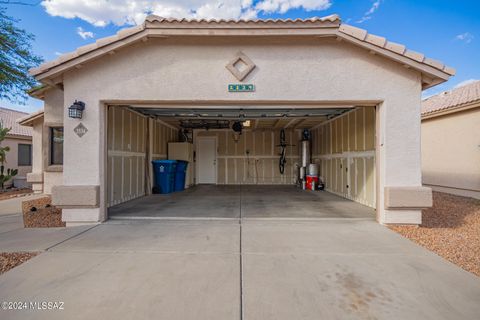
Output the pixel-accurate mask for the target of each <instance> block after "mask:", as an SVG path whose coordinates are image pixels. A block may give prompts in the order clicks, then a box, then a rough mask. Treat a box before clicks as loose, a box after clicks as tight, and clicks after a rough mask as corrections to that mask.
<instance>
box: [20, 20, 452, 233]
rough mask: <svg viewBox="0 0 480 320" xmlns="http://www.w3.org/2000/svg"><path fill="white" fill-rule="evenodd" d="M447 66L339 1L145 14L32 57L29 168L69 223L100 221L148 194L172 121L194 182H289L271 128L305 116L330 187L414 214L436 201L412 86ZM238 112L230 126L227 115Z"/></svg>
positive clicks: (385, 213) (292, 136) (393, 215)
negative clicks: (68, 49)
mask: <svg viewBox="0 0 480 320" xmlns="http://www.w3.org/2000/svg"><path fill="white" fill-rule="evenodd" d="M454 73H455V71H454V70H453V69H452V68H450V67H447V66H445V65H444V64H442V63H441V62H438V61H436V60H432V59H429V58H426V57H424V55H423V54H420V53H417V52H414V51H410V50H407V49H406V48H405V46H403V45H400V44H396V43H394V42H390V41H387V40H386V39H385V38H382V37H379V36H375V35H371V34H368V33H367V31H365V30H362V29H358V28H355V27H352V26H349V25H346V24H343V23H341V21H340V19H339V17H338V16H336V15H332V16H328V17H324V18H312V19H308V20H300V19H298V20H295V21H291V20H247V21H245V20H240V21H231V20H185V19H181V20H177V19H164V18H161V17H158V16H154V15H151V16H148V17H147V18H146V21H145V23H143V24H141V25H139V26H136V27H133V28H129V29H125V30H122V31H120V32H118V33H117V34H116V35H113V36H111V37H107V38H104V39H98V40H97V41H96V42H95V43H92V44H89V45H86V46H83V47H80V48H78V49H77V50H76V51H75V52H72V53H67V54H64V55H62V56H60V57H59V58H58V59H56V60H54V61H50V62H47V63H45V64H43V65H41V66H40V67H38V68H35V69H32V70H31V74H32V75H33V76H34V77H35V78H36V79H37V80H38V81H39V82H41V83H42V84H43V86H42V87H40V88H38V89H36V90H33V91H32V92H31V95H32V96H34V97H37V98H39V99H42V100H44V113H38V114H34V115H32V116H30V117H28V118H26V119H23V121H22V124H25V125H30V126H32V127H33V128H34V141H35V142H36V141H41V143H39V144H38V146H39V148H42V149H41V150H35V155H37V152H38V154H41V155H42V156H41V159H40V160H38V162H37V160H36V159H34V168H33V172H32V174H31V175H29V181H31V182H32V183H34V184H35V185H38V186H40V185H43V191H44V192H46V193H50V192H51V193H52V201H53V204H55V205H57V206H59V207H61V208H63V217H62V218H63V220H64V221H66V222H67V225H75V224H79V223H97V222H99V221H104V220H105V219H107V218H108V208H109V207H111V206H113V205H116V204H119V203H122V202H125V201H128V200H130V199H134V198H137V197H143V196H145V195H149V194H150V192H151V188H152V180H153V179H152V170H151V168H150V167H151V165H150V164H151V160H152V159H161V158H166V157H167V156H168V154H167V143H168V142H174V141H178V139H179V136H180V135H179V131H180V130H182V131H184V130H188V131H189V132H188V134H187V136H190V137H191V138H192V139H193V143H194V148H195V154H196V158H195V159H196V160H195V163H193V164H192V165H194V168H196V169H197V170H196V173H195V176H196V180H195V183H196V184H203V183H214V184H244V185H246V186H245V188H248V184H294V183H295V177H296V172H298V170H297V169H296V166H295V164H298V159H299V155H298V150H297V147H287V159H288V161H287V164H286V167H285V171H284V173H283V174H280V173H279V169H278V152H279V149H278V144H279V140H278V139H279V130H280V129H285V130H286V141H287V143H288V144H289V145H296V146H298V145H299V143H300V141H299V140H300V139H301V137H302V130H303V129H305V128H307V129H310V132H311V136H312V138H311V143H312V150H311V155H312V159H313V161H315V162H317V163H318V164H319V165H320V175H322V176H323V178H324V180H325V183H326V190H327V191H329V192H332V193H335V194H338V195H340V196H342V197H345V198H348V199H352V200H353V201H357V202H360V203H362V204H365V205H368V206H371V207H373V208H375V209H376V212H377V220H378V221H379V222H380V223H388V224H394V223H405V224H419V223H420V222H421V208H424V207H429V206H431V202H432V198H431V189H430V188H426V187H423V186H422V180H421V148H420V143H421V141H420V104H421V94H422V91H423V90H424V89H427V88H430V87H433V86H435V85H437V84H439V83H442V82H445V81H447V80H448V79H449V78H450V76H452V75H453V74H454ZM82 109H83V110H82ZM245 120H249V122H248V123H249V126H248V127H247V124H246V122H245V124H244V125H245V128H244V132H243V134H242V135H239V134H238V133H234V132H233V131H232V129H231V128H232V121H245ZM64 142H65V143H64ZM35 148H37V147H35ZM199 169H201V170H199ZM36 188H37V187H36ZM38 189H40V187H38V188H37V190H38Z"/></svg>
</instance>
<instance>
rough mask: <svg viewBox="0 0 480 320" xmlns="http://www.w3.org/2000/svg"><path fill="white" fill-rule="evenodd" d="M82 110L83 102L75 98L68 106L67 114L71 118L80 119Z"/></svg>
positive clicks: (83, 107) (83, 108)
mask: <svg viewBox="0 0 480 320" xmlns="http://www.w3.org/2000/svg"><path fill="white" fill-rule="evenodd" d="M83 110H85V102H82V101H77V100H75V102H74V103H73V104H72V105H71V106H70V107H69V108H68V116H69V117H70V118H73V119H82V113H83Z"/></svg>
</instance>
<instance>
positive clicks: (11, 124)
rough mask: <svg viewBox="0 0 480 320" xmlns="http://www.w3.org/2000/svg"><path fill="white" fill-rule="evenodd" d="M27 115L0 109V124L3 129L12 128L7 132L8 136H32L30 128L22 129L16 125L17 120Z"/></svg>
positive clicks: (22, 127)
mask: <svg viewBox="0 0 480 320" xmlns="http://www.w3.org/2000/svg"><path fill="white" fill-rule="evenodd" d="M26 115H28V113H26V112H20V111H16V110H11V109H7V108H0V122H2V125H3V127H4V128H12V130H10V131H9V132H8V134H10V135H18V136H27V137H31V136H32V128H29V127H24V126H22V125H20V124H18V123H17V120H18V119H20V118H22V117H25V116H26Z"/></svg>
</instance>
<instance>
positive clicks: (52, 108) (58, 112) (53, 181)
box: [27, 88, 64, 194]
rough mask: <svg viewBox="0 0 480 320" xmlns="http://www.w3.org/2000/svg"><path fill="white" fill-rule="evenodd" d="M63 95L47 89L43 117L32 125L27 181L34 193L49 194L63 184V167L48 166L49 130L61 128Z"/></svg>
mask: <svg viewBox="0 0 480 320" xmlns="http://www.w3.org/2000/svg"><path fill="white" fill-rule="evenodd" d="M63 95H64V93H63V91H62V90H60V89H57V88H51V89H49V90H48V91H47V92H46V93H45V98H44V116H43V118H40V119H38V120H36V121H35V122H34V123H33V125H32V128H33V133H32V142H33V147H32V167H31V170H30V172H29V174H28V175H27V179H28V181H29V182H30V183H31V184H32V189H33V190H34V191H35V192H36V193H45V194H51V193H52V187H53V186H56V185H62V184H63V172H62V171H63V166H50V130H49V128H50V127H52V126H63V114H64V105H63Z"/></svg>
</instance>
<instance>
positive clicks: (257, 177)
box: [194, 129, 301, 184]
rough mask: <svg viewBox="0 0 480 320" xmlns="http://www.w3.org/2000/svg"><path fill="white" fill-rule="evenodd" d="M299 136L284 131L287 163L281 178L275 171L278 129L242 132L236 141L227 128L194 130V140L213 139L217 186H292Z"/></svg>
mask: <svg viewBox="0 0 480 320" xmlns="http://www.w3.org/2000/svg"><path fill="white" fill-rule="evenodd" d="M300 134H301V132H300V130H285V140H286V142H287V144H289V145H290V146H288V147H287V148H286V149H285V151H286V158H287V163H286V164H285V172H284V174H283V175H282V174H280V171H279V168H278V161H279V154H280V148H279V147H278V145H279V144H280V130H273V129H256V130H252V129H244V130H243V133H242V135H240V136H239V139H238V141H237V142H235V141H234V139H233V131H232V130H230V129H228V130H208V131H204V130H196V131H195V138H197V137H201V136H215V137H216V138H217V183H218V184H293V183H295V178H296V172H295V168H296V167H295V164H298V162H299V161H298V141H299V140H300ZM194 142H195V141H194ZM291 145H296V147H292V146H291ZM247 151H248V152H249V154H248V155H247Z"/></svg>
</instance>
